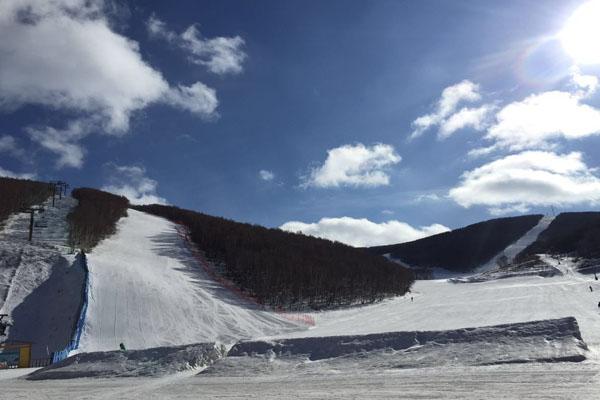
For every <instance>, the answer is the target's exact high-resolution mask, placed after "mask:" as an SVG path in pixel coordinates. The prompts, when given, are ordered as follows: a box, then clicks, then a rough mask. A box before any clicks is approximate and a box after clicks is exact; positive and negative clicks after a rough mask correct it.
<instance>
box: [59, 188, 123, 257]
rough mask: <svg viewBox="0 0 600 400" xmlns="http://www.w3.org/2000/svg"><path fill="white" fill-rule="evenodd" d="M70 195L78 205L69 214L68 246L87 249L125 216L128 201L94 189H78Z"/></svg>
mask: <svg viewBox="0 0 600 400" xmlns="http://www.w3.org/2000/svg"><path fill="white" fill-rule="evenodd" d="M71 195H72V196H73V197H74V198H75V199H77V200H78V201H79V204H78V205H77V206H76V207H75V208H74V209H73V211H71V212H70V213H69V215H68V216H67V220H68V222H69V245H70V246H71V247H73V248H81V249H84V250H90V249H92V248H93V247H94V246H96V244H98V242H99V241H100V240H102V239H104V238H105V237H107V236H109V235H112V234H113V233H115V231H116V224H117V221H118V220H119V219H120V218H121V217H124V216H126V215H127V208H128V207H129V201H128V200H127V199H126V198H125V197H123V196H116V195H114V194H111V193H106V192H103V191H100V190H96V189H90V188H78V189H75V190H73V192H72V193H71Z"/></svg>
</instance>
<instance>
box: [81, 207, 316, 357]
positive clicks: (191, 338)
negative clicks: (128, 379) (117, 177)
mask: <svg viewBox="0 0 600 400" xmlns="http://www.w3.org/2000/svg"><path fill="white" fill-rule="evenodd" d="M117 228H118V229H117V233H116V234H115V235H113V236H111V237H109V238H107V239H105V240H103V241H102V242H100V244H99V245H98V246H97V247H96V248H95V249H94V250H93V251H92V252H90V253H89V254H88V268H89V271H90V298H89V307H88V314H87V318H86V323H85V326H84V330H83V335H82V337H81V342H80V348H79V351H80V352H91V351H107V350H116V349H118V348H119V345H120V343H123V344H124V345H125V346H126V347H127V348H128V349H145V348H151V347H160V346H176V345H184V344H190V343H207V342H224V343H233V342H235V341H236V340H238V339H243V338H246V339H249V338H256V337H263V336H267V335H269V336H270V335H277V334H283V333H286V332H290V331H297V330H301V329H305V328H304V325H301V324H298V323H294V322H291V321H289V320H286V319H285V318H283V317H281V316H278V315H277V314H275V313H272V312H269V311H266V310H263V309H261V308H260V307H258V306H257V305H256V304H252V303H251V302H247V301H244V300H243V299H241V298H239V297H238V296H236V295H235V294H234V293H232V292H230V291H229V290H227V289H226V288H224V287H222V286H221V285H219V284H217V283H216V282H215V281H214V280H213V279H211V278H210V276H208V274H207V273H206V272H205V271H204V270H203V268H201V267H200V266H199V265H198V263H197V261H196V259H195V258H194V257H193V254H192V253H191V252H190V250H189V248H188V244H187V243H185V242H184V239H183V238H182V236H181V235H180V234H179V232H178V230H177V226H176V225H175V224H173V223H172V222H169V221H167V220H165V219H163V218H160V217H155V216H152V215H149V214H146V213H142V212H139V211H135V210H128V216H127V217H125V218H122V219H121V220H120V221H119V222H118V227H117Z"/></svg>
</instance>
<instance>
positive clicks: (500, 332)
mask: <svg viewBox="0 0 600 400" xmlns="http://www.w3.org/2000/svg"><path fill="white" fill-rule="evenodd" d="M24 182H25V181H24ZM48 193H50V191H49V192H48ZM73 193H74V194H75V195H76V197H77V198H74V197H71V196H70V195H65V197H62V198H60V199H58V198H57V196H56V195H54V196H52V195H50V197H49V198H47V199H45V200H44V201H42V202H40V203H39V204H38V205H36V207H37V208H38V209H39V211H36V212H35V213H34V220H33V221H34V222H33V224H31V223H30V222H31V215H30V214H28V213H22V212H16V213H14V214H11V215H10V216H8V218H7V219H6V220H5V222H4V224H3V228H2V232H1V239H0V245H1V249H2V250H1V251H2V270H1V272H2V276H3V286H2V287H3V288H5V289H4V292H3V296H2V300H3V302H2V308H1V310H0V311H1V312H0V314H2V316H3V320H2V321H0V323H2V326H3V329H4V336H3V337H2V342H1V343H2V344H1V345H0V359H1V360H2V364H1V365H2V366H3V367H4V368H5V369H4V370H0V380H2V382H3V386H2V387H3V389H2V390H3V393H4V394H6V395H7V396H9V397H14V396H17V395H18V393H23V392H27V393H30V396H32V397H36V396H41V394H42V393H44V394H45V395H51V396H52V397H53V398H61V396H63V395H65V394H66V393H69V395H71V396H72V395H74V396H76V397H80V396H83V395H84V393H86V395H92V396H96V395H95V394H94V393H97V394H98V395H100V394H101V393H103V395H106V393H110V397H115V398H119V397H123V398H125V397H130V396H131V397H137V396H141V397H150V398H154V397H155V398H162V397H164V396H168V395H171V394H172V395H174V396H175V397H185V396H186V393H187V394H189V393H193V392H194V391H195V390H201V389H200V387H202V388H203V389H202V390H204V388H206V387H208V388H209V389H208V390H209V392H210V391H214V393H217V392H218V391H219V390H226V389H225V387H226V386H227V385H228V383H227V382H237V383H236V388H235V389H234V390H233V391H232V392H231V393H237V395H236V396H242V395H244V394H248V393H253V391H255V390H257V388H258V386H255V385H259V383H260V385H262V384H265V385H271V386H272V385H274V384H275V382H277V381H280V380H283V381H285V382H287V383H286V386H288V385H290V387H291V388H293V389H292V390H293V391H295V392H297V393H302V395H303V396H304V395H306V396H308V397H321V396H322V395H323V393H324V392H323V391H324V390H327V389H326V388H330V389H333V387H334V386H336V387H337V386H338V385H342V386H344V387H345V388H347V385H348V384H349V381H352V382H359V381H360V380H361V379H366V377H367V376H371V377H372V376H375V377H377V378H376V379H379V380H384V381H387V379H390V380H393V381H394V382H395V383H394V384H393V385H392V387H394V388H395V389H394V390H396V389H397V390H401V391H404V390H406V387H405V385H406V383H405V380H406V379H408V380H409V381H411V382H412V381H413V380H414V379H416V378H417V377H419V379H422V378H423V376H430V377H431V379H433V378H434V376H438V374H442V375H443V376H452V374H455V373H456V372H457V371H459V370H462V369H467V370H468V371H469V376H470V378H469V379H474V378H473V377H475V376H478V375H481V379H484V380H485V379H490V378H489V374H494V376H498V377H500V378H498V379H504V378H502V377H505V378H506V379H509V377H510V376H512V374H514V373H518V374H519V376H520V377H521V378H522V379H524V378H523V377H524V376H527V374H542V373H543V374H545V376H553V377H554V378H555V379H553V380H552V382H551V383H548V382H547V385H550V387H554V388H556V390H558V391H559V392H560V391H565V392H567V391H568V392H569V393H578V394H580V395H581V396H583V397H586V396H587V393H588V388H587V387H586V385H584V383H583V382H582V381H581V380H573V379H572V378H570V376H571V375H572V374H576V373H577V371H580V372H581V373H582V374H583V375H582V376H586V374H595V372H594V371H595V370H596V366H597V365H598V363H600V359H599V358H598V357H599V356H598V354H600V309H598V307H597V304H596V303H597V302H598V297H597V296H598V294H600V283H599V282H598V280H597V279H596V278H597V274H596V271H597V270H598V272H600V260H599V261H598V267H597V270H596V268H595V267H594V268H592V267H591V265H590V261H593V260H592V259H586V260H585V262H584V260H583V259H582V258H581V257H577V256H576V255H575V254H574V253H572V252H571V253H570V254H569V255H557V254H538V255H537V256H536V258H535V259H536V260H537V261H536V262H534V263H533V264H531V265H529V264H527V265H528V266H527V267H521V268H515V265H518V262H517V260H518V258H519V257H521V255H522V254H524V253H525V252H526V249H528V248H530V247H531V246H532V245H534V244H536V243H538V242H540V241H541V240H543V239H544V235H545V234H546V233H547V232H548V231H549V229H550V228H551V227H552V226H553V225H552V224H553V223H554V224H555V223H556V222H557V221H558V222H560V220H561V219H563V217H562V216H559V217H558V218H553V217H536V218H535V221H533V223H530V224H529V225H532V226H529V229H528V230H527V231H526V232H525V233H522V234H521V233H520V236H515V237H514V238H513V241H512V243H510V244H509V245H507V246H506V248H505V249H504V250H502V251H500V252H498V253H495V254H493V256H492V258H490V259H489V260H485V262H483V263H482V264H481V266H479V267H477V268H474V269H473V270H472V271H471V272H468V273H459V272H451V271H448V272H447V273H446V274H447V275H449V276H447V277H445V278H442V279H432V280H422V281H416V282H414V284H413V285H412V287H411V288H410V291H409V292H407V293H405V294H404V295H402V296H394V297H389V298H385V299H382V300H377V301H375V302H374V303H372V304H363V305H360V304H354V305H346V306H341V307H329V308H326V309H321V310H316V309H312V310H311V309H309V308H307V307H305V308H303V309H301V310H284V309H282V308H276V307H273V306H268V305H265V304H261V303H259V302H258V301H256V299H255V298H253V296H252V294H251V293H250V292H248V291H240V290H235V283H234V282H233V281H230V280H229V279H228V278H227V275H226V274H223V271H221V272H219V269H218V266H217V265H216V264H215V262H214V261H209V260H210V258H209V257H208V256H207V253H206V252H205V251H202V250H200V249H198V248H197V247H196V244H195V243H194V242H193V240H192V239H191V235H188V234H185V233H184V232H185V230H186V229H187V228H186V227H185V225H182V224H176V223H174V222H171V221H169V220H167V219H165V218H162V217H158V216H155V215H151V214H148V213H145V212H142V211H138V210H134V209H127V210H126V215H125V216H122V217H120V218H118V219H117V220H116V223H115V228H114V233H113V234H110V235H108V236H106V237H105V238H104V239H101V240H100V241H99V242H98V244H97V245H96V246H95V247H93V248H85V249H84V248H79V249H77V248H76V246H75V243H76V241H75V238H74V237H73V232H74V231H75V229H76V228H75V225H74V220H75V217H74V215H79V214H78V213H80V214H85V213H84V210H83V204H87V205H88V206H89V204H90V202H101V201H103V200H101V199H104V197H102V196H112V195H108V194H102V195H101V196H100V195H99V194H100V193H102V192H98V194H96V192H95V191H91V190H88V189H85V190H80V189H77V190H75V191H74V192H73ZM53 197H54V198H53ZM113 197H115V196H113ZM108 198H111V197H108ZM90 199H91V200H90ZM104 201H106V200H104ZM52 202H54V206H52ZM94 207H95V208H94V209H95V210H96V212H97V213H98V214H99V215H104V211H101V210H102V209H103V207H106V205H102V204H100V203H97V204H95V205H94ZM41 210H43V211H41ZM40 222H41V223H40ZM512 223H513V220H510V219H508V220H492V221H491V222H490V223H489V224H490V226H494V227H495V228H496V229H497V228H498V227H499V226H502V225H503V224H504V225H506V224H512ZM30 226H31V227H32V231H31V232H32V238H31V240H29V227H30ZM465 229H467V230H468V229H470V228H469V227H467V228H465ZM441 237H442V239H443V238H444V237H445V238H446V239H445V240H453V239H452V236H451V235H447V234H442V235H441ZM86 240H89V239H86ZM314 240H320V239H314ZM422 240H427V239H422ZM92 242H93V241H92ZM500 259H502V262H499V261H498V260H500ZM582 266H585V268H583V269H582ZM398 267H399V268H400V265H399V266H398ZM440 268H441V267H440ZM548 271H552V273H548ZM217 276H221V277H222V278H221V279H218V278H216V277H217ZM474 300H475V301H474ZM14 368H17V369H14ZM411 371H412V372H411ZM515 371H517V372H515ZM445 374H450V375H445ZM325 377H327V378H325ZM323 379H326V380H325V381H324V380H323ZM396 379H398V380H400V381H396ZM448 379H450V378H448ZM452 379H454V380H458V381H459V382H460V384H464V385H467V386H466V387H469V385H472V384H473V382H469V381H467V380H466V379H463V380H461V378H459V377H458V376H455V377H453V378H452ZM59 382H60V383H59ZM123 382H126V383H123ZM511 382H512V381H511ZM73 385H75V386H73ZM305 385H308V386H307V387H304V386H305ZM313 385H314V386H313ZM328 385H329V386H328ZM396 385H397V386H396ZM442 385H443V383H442V382H438V383H436V384H434V385H433V386H432V387H430V388H429V389H427V390H430V391H437V390H446V391H447V390H450V392H449V396H450V397H452V395H451V394H452V393H454V395H457V393H456V392H452V390H451V389H449V388H446V389H442V388H443V386H442ZM512 385H513V387H512V389H511V390H514V395H515V396H517V397H518V396H521V395H523V394H524V393H527V391H528V390H529V389H528V387H529V386H528V385H527V383H526V381H525V379H524V380H523V381H521V382H513V383H512ZM308 387H310V388H311V389H308ZM460 387H461V389H460V390H461V391H462V390H466V389H465V387H462V386H460ZM175 388H177V389H175ZM181 388H186V389H181ZM196 388H197V389H196ZM179 390H182V391H181V392H180V391H179ZM283 390H284V389H283V388H281V387H279V388H272V393H271V394H270V396H272V397H273V398H276V397H281V396H285V393H286V392H285V391H283ZM286 390H287V389H286ZM348 390H349V392H344V391H343V390H342V391H341V392H339V397H340V398H344V397H347V396H348V395H350V394H351V393H356V392H355V390H356V388H354V389H348ZM175 393H176V395H175ZM358 393H363V392H360V391H359V392H358ZM429 393H430V394H431V393H433V392H429ZM473 393H474V394H473V396H475V397H477V396H479V394H478V392H477V391H475V392H473ZM363 394H364V395H366V393H363ZM256 395H258V392H256ZM467 397H468V396H467Z"/></svg>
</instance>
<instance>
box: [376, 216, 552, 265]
mask: <svg viewBox="0 0 600 400" xmlns="http://www.w3.org/2000/svg"><path fill="white" fill-rule="evenodd" d="M541 218H542V215H540V214H536V215H523V216H519V217H506V218H496V219H491V220H488V221H483V222H478V223H476V224H472V225H469V226H466V227H464V228H460V229H455V230H453V231H450V232H444V233H440V234H438V235H433V236H429V237H426V238H423V239H419V240H415V241H413V242H407V243H400V244H392V245H387V246H377V247H371V248H370V249H369V251H371V252H372V253H374V254H390V255H391V256H392V257H393V258H395V259H398V260H401V261H402V262H405V263H407V264H408V265H410V266H413V267H415V268H435V267H440V268H445V269H448V270H450V271H458V272H466V271H472V270H473V269H474V268H477V267H478V266H480V265H482V264H484V263H486V262H487V261H489V260H490V259H492V258H493V257H494V256H495V255H496V254H498V253H499V252H500V251H502V250H504V249H505V248H506V247H507V246H508V245H510V244H511V243H514V242H515V241H517V240H518V239H519V238H520V237H521V236H523V235H524V234H525V233H526V232H527V231H528V230H530V229H531V228H533V227H534V226H535V225H536V224H537V223H538V222H539V220H540V219H541Z"/></svg>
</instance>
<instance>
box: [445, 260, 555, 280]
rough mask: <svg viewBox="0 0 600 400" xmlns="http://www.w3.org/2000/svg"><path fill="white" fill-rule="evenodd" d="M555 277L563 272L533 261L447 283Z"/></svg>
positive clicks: (457, 278) (498, 268) (539, 261)
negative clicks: (525, 277)
mask: <svg viewBox="0 0 600 400" xmlns="http://www.w3.org/2000/svg"><path fill="white" fill-rule="evenodd" d="M557 275H563V271H561V269H559V268H556V267H555V266H553V265H551V264H549V263H546V262H544V261H543V260H542V259H535V260H532V261H527V262H524V263H521V264H516V265H512V264H511V265H508V266H505V267H496V268H494V269H491V270H488V271H485V272H481V273H478V274H475V275H470V276H464V277H454V278H449V279H448V281H449V282H452V283H477V282H487V281H492V280H496V279H507V278H515V277H523V276H541V277H543V278H549V277H553V276H557Z"/></svg>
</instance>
